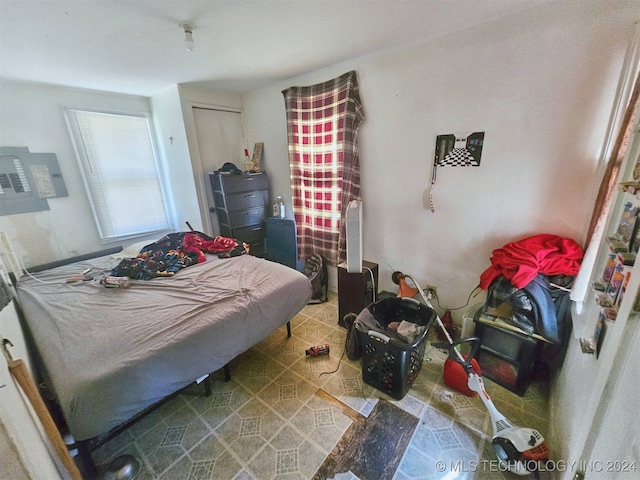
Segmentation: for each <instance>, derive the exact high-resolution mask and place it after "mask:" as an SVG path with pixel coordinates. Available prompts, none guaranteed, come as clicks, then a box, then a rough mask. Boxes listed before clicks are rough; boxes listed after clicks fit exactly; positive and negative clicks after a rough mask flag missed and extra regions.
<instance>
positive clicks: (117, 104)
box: [0, 80, 151, 267]
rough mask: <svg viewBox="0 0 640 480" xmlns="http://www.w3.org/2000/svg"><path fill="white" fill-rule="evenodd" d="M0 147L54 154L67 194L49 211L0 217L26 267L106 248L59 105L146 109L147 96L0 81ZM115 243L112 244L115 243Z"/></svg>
mask: <svg viewBox="0 0 640 480" xmlns="http://www.w3.org/2000/svg"><path fill="white" fill-rule="evenodd" d="M0 104H2V109H1V110H0V145H2V146H20V147H24V146H26V147H29V150H30V151H31V152H44V153H55V154H56V156H57V158H58V162H59V164H60V169H61V172H62V176H63V178H64V181H65V184H66V186H67V190H68V192H69V196H68V197H61V198H50V199H48V202H49V207H50V210H47V211H43V212H32V213H24V214H20V215H8V216H1V217H0V230H2V231H4V232H6V233H7V235H8V236H9V239H10V241H11V242H12V244H13V247H14V249H15V250H16V253H17V254H18V255H19V256H20V257H21V258H22V260H23V262H24V264H25V265H26V266H27V267H29V266H33V265H38V264H42V263H48V262H52V261H54V260H59V259H63V258H68V257H72V256H75V255H80V254H84V253H88V252H92V251H97V250H101V249H104V248H108V247H110V246H113V245H104V244H103V243H102V242H101V240H100V237H99V235H98V230H97V228H96V225H95V222H94V219H93V215H92V213H91V207H90V205H89V201H88V198H87V195H86V193H85V189H84V186H83V184H82V177H81V174H80V170H79V167H78V163H77V160H76V157H75V153H74V150H73V145H72V143H71V139H70V138H69V132H68V130H67V126H66V124H65V119H64V114H63V107H65V106H70V107H86V108H103V109H110V110H123V111H133V112H150V111H151V105H150V102H149V99H148V98H145V97H136V96H128V95H118V94H110V93H105V92H95V91H87V90H78V89H71V88H64V87H55V86H48V85H40V84H30V83H19V82H12V81H4V80H3V81H2V88H1V89H0ZM116 245H117V244H116Z"/></svg>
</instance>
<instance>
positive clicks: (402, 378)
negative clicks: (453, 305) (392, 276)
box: [352, 297, 436, 400]
mask: <svg viewBox="0 0 640 480" xmlns="http://www.w3.org/2000/svg"><path fill="white" fill-rule="evenodd" d="M366 310H368V311H369V312H370V313H371V315H372V316H373V318H374V319H375V323H376V326H375V327H374V328H371V327H370V326H367V325H366V324H365V323H364V322H360V321H359V319H360V318H361V315H362V313H361V314H360V315H359V316H358V318H357V319H356V321H355V323H354V324H353V332H352V335H353V334H355V335H356V336H357V338H356V343H357V345H358V350H359V353H360V355H361V357H362V380H363V381H364V382H365V383H366V384H368V385H371V386H372V387H375V388H377V389H378V390H380V391H382V392H384V393H386V394H388V395H389V396H391V397H393V398H395V399H396V400H400V399H402V398H403V397H404V396H405V395H406V394H407V392H408V391H409V388H411V385H413V382H414V381H415V379H416V377H417V376H418V373H419V372H420V369H421V368H422V360H423V357H424V351H425V348H426V341H425V339H426V337H427V333H428V332H429V328H431V326H432V325H433V323H434V322H435V320H436V312H435V311H434V310H433V309H432V308H430V307H427V306H426V305H423V304H421V303H419V302H417V301H415V300H413V299H409V298H401V297H388V298H383V299H382V300H379V301H377V302H375V303H372V304H371V305H369V306H368V307H367V308H366ZM363 313H364V311H363ZM402 320H405V321H408V322H411V323H415V324H417V325H420V326H425V327H427V328H426V329H425V330H424V332H423V333H422V334H420V335H419V336H418V337H417V338H416V339H415V340H414V341H413V342H412V343H407V342H405V341H403V340H402V339H400V338H399V337H397V334H396V336H394V334H393V333H391V332H390V331H388V330H386V329H387V326H388V325H389V323H391V322H400V321H402Z"/></svg>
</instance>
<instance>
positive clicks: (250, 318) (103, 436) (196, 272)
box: [14, 247, 311, 478]
mask: <svg viewBox="0 0 640 480" xmlns="http://www.w3.org/2000/svg"><path fill="white" fill-rule="evenodd" d="M120 250H121V248H120V247H118V248H115V249H108V250H102V251H99V252H95V253H91V254H87V255H82V256H78V257H73V258H69V259H66V260H62V261H58V262H52V263H48V264H46V265H40V266H37V267H33V268H30V269H29V270H30V273H32V274H34V273H38V275H43V277H42V280H41V283H42V284H44V283H45V282H47V283H48V284H52V286H48V285H40V284H37V283H36V282H35V281H34V280H33V279H31V278H30V277H27V278H26V280H25V278H24V277H23V278H22V279H20V280H18V281H17V282H15V284H16V290H17V292H18V298H17V300H18V301H17V302H16V306H17V310H18V314H19V317H20V320H21V324H22V327H23V330H24V333H25V338H26V340H27V343H28V346H29V350H30V353H31V356H32V359H33V360H34V365H35V367H34V368H36V375H35V376H36V378H37V382H38V384H41V385H47V387H49V386H50V387H51V392H54V394H53V395H48V394H46V392H42V393H43V395H42V396H43V398H45V400H46V401H47V403H48V406H49V408H50V410H51V411H52V416H53V417H54V418H55V419H57V420H58V423H59V422H60V421H61V420H62V421H64V422H65V423H66V425H67V426H69V430H70V432H71V434H72V435H73V436H74V438H75V439H76V440H75V444H74V445H71V446H69V448H77V449H78V453H79V459H80V461H81V465H80V467H81V468H82V470H84V474H85V475H86V476H87V478H97V476H98V468H97V466H96V465H95V463H94V461H93V458H92V452H93V451H94V450H95V449H97V448H98V447H100V446H101V445H104V444H105V443H106V442H108V441H109V440H111V439H112V438H114V437H115V436H116V435H118V434H120V433H121V432H123V431H124V430H126V429H127V428H129V427H130V426H132V425H133V424H134V423H136V422H138V421H139V420H140V419H141V418H144V417H145V416H146V415H148V414H149V413H150V412H152V411H153V410H155V409H157V408H158V407H159V406H160V405H162V404H163V403H165V402H166V401H168V400H169V399H171V398H173V397H174V396H176V395H178V394H180V393H181V392H183V391H184V390H185V389H186V388H189V387H191V386H192V385H193V384H194V379H196V378H198V379H200V378H202V377H204V376H205V375H206V378H205V379H204V380H203V381H202V383H203V387H204V395H206V396H208V395H210V394H211V384H210V378H211V377H210V374H211V373H212V372H216V371H218V370H220V369H222V370H223V371H224V376H225V380H226V381H229V380H230V375H231V373H230V368H229V361H230V360H232V359H233V358H234V357H235V356H237V355H238V354H240V353H242V352H243V351H246V350H247V349H248V348H250V347H251V346H253V345H255V343H258V342H259V341H261V340H262V339H264V338H266V336H268V335H269V334H270V333H271V332H273V331H274V330H275V328H278V327H279V326H281V325H284V324H286V329H287V337H290V336H291V322H290V320H291V318H293V316H294V315H295V314H296V313H297V312H298V311H299V310H301V309H302V308H303V307H304V305H306V303H307V302H308V300H309V298H310V296H311V285H310V282H309V280H308V279H307V278H306V277H305V276H304V275H302V273H300V272H298V271H296V270H293V269H291V268H289V267H286V266H283V265H280V264H276V263H273V262H270V261H268V260H264V259H258V258H256V257H250V256H249V255H243V256H241V257H236V258H229V259H224V260H221V259H217V258H216V259H211V265H210V266H206V265H205V264H206V263H207V262H204V264H198V265H194V266H191V267H188V268H186V269H184V270H182V271H180V272H179V273H178V274H176V276H175V277H174V278H175V279H176V281H177V280H178V278H179V277H180V278H183V277H184V281H186V280H187V279H189V282H191V283H198V282H200V279H201V278H204V279H205V280H204V281H202V282H200V283H202V284H207V285H208V283H211V282H210V278H215V279H218V278H220V279H222V278H223V277H224V278H227V277H230V278H232V279H233V282H235V283H237V284H238V285H239V286H237V289H238V292H237V293H236V294H233V295H232V294H231V293H230V294H229V298H228V299H223V300H221V301H220V305H217V304H216V306H215V307H207V308H209V309H210V310H211V311H207V312H206V315H204V314H203V315H199V316H197V317H195V318H194V319H190V318H189V319H187V320H188V322H193V324H194V325H199V324H200V323H205V324H206V323H207V322H210V323H211V328H214V327H215V328H217V330H216V331H215V333H212V334H209V336H208V337H207V335H205V334H202V333H194V334H193V335H194V336H203V337H207V338H204V339H202V340H199V341H200V342H201V343H202V342H205V341H208V342H209V347H210V348H209V349H210V350H215V349H216V348H218V347H219V348H220V349H228V348H227V344H228V343H230V342H229V339H228V338H223V337H224V336H221V330H220V329H221V328H222V326H221V325H222V323H224V324H225V325H226V324H227V323H226V322H228V321H230V322H239V321H242V322H244V323H243V325H245V327H249V326H251V328H253V327H255V326H256V325H258V326H257V327H256V328H257V329H258V330H259V331H258V332H256V333H252V332H251V328H244V329H241V327H238V328H237V329H236V330H232V333H234V334H235V335H236V336H237V335H238V332H239V331H242V332H243V335H247V339H246V340H245V339H244V338H241V339H240V341H238V340H237V339H234V340H233V342H237V343H238V345H237V346H235V345H234V346H233V348H232V349H231V350H228V351H225V352H224V353H222V354H220V355H218V356H216V355H215V354H211V358H201V356H202V355H205V356H206V353H205V354H203V350H202V348H195V349H194V352H195V355H194V356H193V357H191V358H190V359H189V360H190V361H189V365H191V364H192V363H197V362H198V361H201V362H202V363H203V364H208V365H209V366H210V370H209V372H208V374H207V373H205V372H200V374H195V375H194V374H193V371H186V372H185V373H184V375H183V373H182V371H178V370H177V371H175V372H174V371H173V367H172V368H171V369H170V370H171V371H167V375H166V376H167V377H171V376H173V377H175V378H182V377H185V381H183V382H182V383H181V385H180V386H179V387H178V388H175V382H174V383H171V382H169V381H167V385H166V386H164V385H161V386H160V390H159V391H160V392H161V393H162V396H161V397H158V398H160V399H158V398H155V399H154V400H153V401H147V400H148V399H147V397H145V396H144V395H143V397H144V398H143V401H144V402H146V403H147V405H146V406H145V407H144V408H143V409H139V410H138V411H137V412H136V413H135V414H134V415H132V416H128V417H127V419H126V420H124V421H120V422H118V423H117V424H116V426H114V427H112V428H109V429H106V430H104V431H99V430H96V429H95V428H94V427H91V428H92V429H84V430H83V428H79V427H77V425H78V422H80V423H81V422H82V421H83V420H82V418H80V419H78V418H76V419H73V418H72V420H74V421H75V422H76V428H77V431H78V432H82V433H81V434H80V435H76V434H75V433H74V428H73V426H72V424H71V423H70V422H69V421H68V418H69V416H70V415H71V414H70V413H69V408H70V407H69V403H70V399H71V400H73V402H76V403H77V404H82V401H80V400H77V399H78V398H81V399H82V398H83V397H82V395H83V394H84V393H85V392H80V393H77V394H76V391H75V390H74V391H71V390H70V392H71V393H68V392H66V391H65V388H66V385H64V382H61V381H60V376H64V377H65V378H66V377H73V375H75V374H78V375H80V376H81V375H82V374H84V373H85V372H84V370H82V369H76V370H75V371H71V372H68V373H66V375H63V373H62V372H58V373H57V375H59V376H58V378H57V379H56V378H53V377H55V375H52V373H53V374H55V373H56V371H57V367H58V366H59V365H60V364H61V363H73V362H61V361H60V357H59V355H61V352H60V351H61V350H63V349H64V348H65V347H59V348H58V351H54V353H53V354H52V353H51V351H50V350H51V345H50V344H51V340H52V339H51V338H49V336H50V335H48V334H47V333H46V331H45V333H44V334H43V330H42V328H44V327H43V326H42V324H43V323H46V322H45V319H44V318H43V317H46V315H45V314H44V313H43V312H44V311H45V310H46V309H47V308H48V305H49V304H48V303H47V302H46V301H45V300H46V298H47V297H46V293H47V289H49V288H54V289H56V292H55V293H56V295H59V291H62V292H63V294H68V295H80V293H76V292H73V293H67V290H69V288H72V287H69V286H66V285H63V284H62V283H63V282H61V281H60V280H59V279H60V278H61V277H60V275H63V276H64V275H68V274H69V272H72V271H73V268H75V267H76V265H75V264H78V262H80V264H82V262H85V261H90V262H93V261H94V260H95V261H102V260H103V259H105V258H107V256H109V255H113V254H114V253H117V252H119V251H120ZM208 261H209V260H208ZM214 262H216V263H215V264H214ZM236 267H237V270H238V273H237V274H236V273H235V270H236ZM209 269H211V270H209ZM256 269H258V270H262V276H263V277H264V276H268V278H271V279H272V281H274V283H275V284H274V286H273V287H269V289H267V290H265V287H264V286H263V285H258V286H256V287H255V288H254V290H253V291H255V292H257V293H255V294H254V293H253V291H252V290H251V289H250V288H249V289H248V290H247V288H248V287H247V286H244V285H243V284H244V282H245V279H246V282H259V280H254V279H253V278H252V275H253V274H252V273H251V272H252V271H253V270H256ZM209 271H211V272H214V273H211V274H210V273H209ZM182 272H185V273H182ZM54 274H55V275H57V276H56V277H52V275H54ZM209 275H211V276H209ZM51 278H57V279H58V280H57V283H55V282H52V281H50V279H51ZM14 280H15V279H14ZM172 280H173V279H154V280H151V281H148V282H149V283H146V282H147V281H134V282H133V286H132V288H131V289H130V291H131V294H130V295H137V297H140V298H145V297H143V296H141V295H142V293H141V292H143V291H144V290H145V289H147V288H151V287H154V285H152V284H153V283H154V282H155V284H159V283H161V282H172ZM279 281H280V282H282V285H279V284H278V282H279ZM87 283H89V282H87ZM94 283H96V282H94ZM235 283H234V286H235ZM168 285H170V284H168V283H164V284H162V287H163V288H164V287H167V286H168ZM225 285H226V284H225ZM247 285H248V284H247ZM256 285H257V284H256ZM292 285H293V286H294V287H295V288H292ZM156 286H157V285H156ZM77 288H78V289H80V288H82V289H84V290H86V289H88V288H93V290H91V292H90V293H91V294H92V295H93V296H95V295H96V292H98V296H99V295H115V296H114V297H113V298H120V299H123V298H125V297H124V296H123V295H128V292H129V289H128V290H126V291H125V290H121V289H108V288H105V287H102V286H98V285H90V286H89V285H81V286H79V287H77ZM96 288H100V289H102V290H96ZM154 288H155V287H154ZM207 288H209V286H207ZM211 288H213V287H211ZM225 288H227V287H225ZM271 288H272V290H271ZM262 290H265V291H266V292H267V294H266V295H264V296H263V297H260V298H257V297H258V296H259V295H261V294H260V292H261V291H262ZM290 290H295V292H288V291H290ZM40 291H44V292H45V293H44V294H43V295H44V296H42V297H40V296H38V295H39V293H40ZM114 291H117V292H114ZM207 291H208V290H202V292H207ZM221 291H224V292H226V290H224V289H222V290H220V289H219V290H218V291H216V292H215V293H216V294H217V295H221V294H220V292H221ZM282 292H286V293H282ZM188 293H189V292H187V294H188ZM149 295H151V293H150V294H149ZM273 295H275V296H276V298H273V297H272V296H273ZM283 295H284V296H287V295H288V296H287V297H286V298H280V296H283ZM90 296H91V295H90ZM241 296H242V300H243V301H244V300H245V297H244V296H246V298H247V300H246V304H245V303H242V302H240V307H234V310H233V311H230V314H231V315H230V316H229V318H231V317H233V318H232V320H227V319H226V317H225V318H223V319H221V320H220V322H221V324H220V325H218V323H217V322H218V320H217V319H214V320H215V321H213V320H212V318H211V317H213V316H215V315H217V313H216V311H217V310H221V311H224V309H225V308H227V307H225V305H227V303H229V304H231V303H235V304H237V303H238V300H236V298H239V297H241ZM252 296H256V299H255V302H254V300H253V299H252V298H251V297H252ZM73 298H75V297H73ZM174 298H175V297H174ZM225 302H226V303H225ZM254 303H255V305H256V307H255V308H254V307H253V305H254ZM67 304H68V302H67V303H65V305H67ZM276 304H277V305H287V306H286V308H284V307H282V306H275V305H276ZM45 305H47V307H46V308H45ZM160 307H162V308H158V309H157V312H154V314H155V315H156V316H157V315H160V313H158V312H160V311H164V310H166V309H168V308H169V307H167V306H166V305H160ZM223 307H224V308H223ZM51 308H52V313H51V315H52V316H54V315H55V314H57V313H59V311H58V310H57V305H53V306H52V307H51ZM203 308H204V307H203ZM143 310H144V309H143ZM96 312H97V311H96V310H93V311H92V312H91V318H90V319H87V320H84V321H85V322H87V323H85V324H83V325H88V328H89V329H91V328H92V327H93V325H94V323H95V324H100V322H99V317H100V315H99V314H98V313H96ZM272 315H273V316H280V318H271V317H272ZM30 318H33V319H35V318H37V321H29V320H30ZM155 318H156V317H154V319H155ZM118 319H120V317H118ZM238 319H240V320H238ZM126 320H127V321H129V320H130V319H129V318H127V319H126ZM187 320H183V319H182V317H177V318H176V319H175V321H176V323H178V324H180V325H181V324H182V323H185V322H187ZM52 321H53V322H54V323H55V322H58V321H59V322H60V325H62V326H60V327H59V329H60V330H63V328H64V322H65V321H67V319H66V318H60V317H58V318H55V319H53V320H52ZM118 321H120V320H118ZM123 321H124V320H121V321H120V323H122V322H123ZM247 322H252V323H247ZM158 325H159V327H158V328H159V329H160V330H162V328H165V329H167V328H171V327H172V324H167V323H163V321H162V319H161V320H160V321H159V322H158ZM167 325H168V326H167ZM58 326H59V325H57V324H56V328H58ZM117 327H118V326H117V325H116V326H115V327H114V328H117ZM136 327H137V324H136ZM199 328H200V327H199ZM202 328H207V329H209V328H210V327H209V326H206V327H202ZM225 328H226V327H225ZM34 330H37V331H34ZM246 330H249V331H250V332H249V333H248V334H247V333H246V332H245V331H246ZM207 331H208V330H205V331H204V332H207ZM222 331H224V330H222ZM154 335H155V331H154ZM43 337H45V338H43ZM143 337H144V336H141V338H143ZM174 338H175V337H174V336H172V335H169V336H167V337H166V338H164V337H163V339H162V341H166V342H167V343H171V342H172V341H173V340H174ZM212 339H213V340H212ZM53 340H56V339H53ZM72 340H73V338H72V339H71V340H69V339H66V338H62V339H61V342H62V343H61V345H66V346H67V348H68V349H69V350H71V352H70V353H69V355H73V354H74V352H73V350H74V349H76V350H77V349H78V348H76V347H75V343H72ZM215 340H217V342H215ZM105 341H107V340H105ZM185 341H186V340H185ZM65 342H66V343H65ZM72 345H73V346H72ZM185 345H186V344H185ZM189 345H190V344H189ZM196 345H197V346H199V344H196ZM98 347H100V346H99V345H98ZM152 347H154V348H155V347H158V345H152ZM167 349H168V353H166V355H171V352H170V350H173V352H174V353H175V352H176V351H179V350H176V349H175V348H173V346H171V345H168V344H167ZM97 350H99V348H98V349H97ZM151 350H153V348H152V349H151ZM162 350H165V348H164V347H162ZM189 351H191V350H189ZM136 353H137V352H136ZM65 354H66V350H65ZM98 354H99V352H98ZM125 354H126V352H125ZM163 355H165V354H164V353H161V354H159V357H158V362H159V363H162V362H163V361H166V357H165V356H163ZM71 358H75V357H73V356H71ZM169 358H170V359H172V357H169ZM174 358H175V357H174ZM163 359H164V360H163ZM151 361H155V359H152V360H151ZM151 361H150V362H151ZM149 365H152V367H153V368H151V370H152V371H151V372H150V373H149V375H157V372H158V368H160V367H159V366H158V365H154V364H151V363H147V364H146V366H147V367H148V366H149ZM61 368H63V367H61ZM176 368H180V367H179V366H178V367H176ZM187 370H188V369H187ZM140 371H141V372H142V373H143V374H144V373H145V372H146V371H145V370H143V369H142V367H141V370H140ZM88 372H91V369H88ZM154 372H155V373H154ZM162 372H163V375H162V376H163V377H164V376H165V375H164V373H165V371H164V370H162ZM131 378H132V377H130V376H126V377H125V380H126V381H131ZM133 378H135V377H133ZM154 378H155V377H154ZM99 380H100V379H97V380H96V381H99ZM56 381H57V386H56ZM143 381H144V377H143ZM163 381H164V380H163ZM141 383H142V382H141ZM111 384H113V382H111V383H105V385H107V386H111ZM91 385H92V384H89V386H88V387H87V386H84V389H85V390H87V389H88V390H91ZM102 385H103V384H102V383H98V386H97V387H96V388H98V389H101V388H102ZM116 385H117V384H116ZM127 386H128V384H127ZM56 387H57V388H56ZM147 389H148V390H158V387H157V386H156V382H154V386H153V387H152V386H150V385H142V386H139V385H137V386H136V388H132V389H129V388H128V389H127V391H128V392H129V391H130V390H134V391H136V392H137V391H138V390H140V391H141V392H143V393H145V394H146V390H147ZM167 389H169V390H167ZM100 391H105V392H106V390H100ZM154 394H155V392H154ZM141 395H142V394H141ZM103 396H104V397H109V395H108V394H104V395H103ZM134 396H135V394H134ZM52 397H55V400H53V399H52ZM91 398H92V397H91V396H89V397H88V399H84V404H85V406H84V408H85V411H86V412H93V411H92V410H91V408H94V407H93V406H91V405H90V406H89V407H87V404H90V400H91ZM148 398H153V395H150V396H149V397H148ZM47 399H48V400H47ZM65 402H66V403H65ZM65 405H67V408H66V409H65ZM96 408H97V407H96ZM95 412H96V413H95V414H94V415H90V414H87V415H86V417H83V418H91V417H93V416H97V415H99V413H98V412H100V410H96V411H95ZM114 418H118V417H117V416H114ZM60 425H63V424H60V423H59V428H60ZM63 426H64V425H63ZM96 428H97V427H96ZM88 432H92V433H96V434H95V435H92V434H91V433H88Z"/></svg>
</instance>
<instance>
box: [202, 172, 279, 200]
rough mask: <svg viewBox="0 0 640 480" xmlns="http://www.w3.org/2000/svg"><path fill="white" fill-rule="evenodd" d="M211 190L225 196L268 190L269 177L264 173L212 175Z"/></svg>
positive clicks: (210, 176) (210, 177)
mask: <svg viewBox="0 0 640 480" xmlns="http://www.w3.org/2000/svg"><path fill="white" fill-rule="evenodd" d="M209 179H210V180H211V188H213V190H219V191H221V192H224V193H225V194H227V195H228V194H230V193H239V192H250V191H253V190H267V189H268V188H269V183H268V182H267V175H266V174H265V173H264V172H262V173H258V174H250V175H246V174H242V175H224V174H216V173H210V174H209Z"/></svg>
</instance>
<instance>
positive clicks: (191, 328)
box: [16, 254, 311, 441]
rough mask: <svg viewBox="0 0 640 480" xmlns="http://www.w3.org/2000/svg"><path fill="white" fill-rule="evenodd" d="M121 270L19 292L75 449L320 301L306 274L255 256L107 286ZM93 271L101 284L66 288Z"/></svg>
mask: <svg viewBox="0 0 640 480" xmlns="http://www.w3.org/2000/svg"><path fill="white" fill-rule="evenodd" d="M120 256H122V255H120ZM119 261H120V258H114V257H113V256H112V255H103V256H100V257H97V258H92V259H85V260H81V261H79V262H75V263H71V264H68V265H64V266H59V267H56V268H52V269H49V270H44V271H41V272H39V273H36V274H33V276H23V277H22V278H21V279H20V281H18V282H17V286H16V290H17V295H18V301H19V305H20V307H21V309H22V312H23V317H24V321H25V322H26V325H27V327H28V330H29V332H30V335H31V336H32V340H33V342H34V344H35V349H36V351H37V354H38V356H39V357H40V361H41V362H42V366H43V369H44V371H43V372H41V373H42V375H43V376H44V377H45V378H46V379H47V380H48V383H49V384H50V387H51V389H52V391H53V393H54V395H55V398H56V400H57V402H58V403H59V405H60V408H61V410H62V412H63V414H64V419H65V421H66V423H67V425H68V427H69V430H70V433H71V434H72V435H73V437H74V438H75V440H76V441H78V440H89V439H92V438H95V437H97V436H100V435H103V434H105V433H108V432H109V431H111V430H112V429H114V428H115V427H117V426H119V425H121V424H123V423H124V422H127V421H129V420H130V419H131V418H133V417H134V416H136V415H137V414H139V413H140V412H142V411H143V410H145V409H146V408H148V407H149V406H151V405H153V404H155V403H157V402H159V401H160V400H161V399H163V398H165V397H167V396H168V395H170V394H172V393H174V392H176V391H178V390H180V389H182V388H184V387H185V386H187V385H189V384H190V383H192V382H193V381H194V380H196V379H199V378H201V377H203V376H205V375H207V374H209V373H211V372H214V371H216V370H218V369H220V368H222V367H223V366H225V365H227V363H228V362H229V361H230V360H232V359H233V358H234V357H236V356H237V355H238V354H240V353H242V352H244V351H246V350H247V349H249V348H250V347H251V346H253V345H255V344H256V343H258V342H260V341H261V340H263V339H264V338H266V337H267V336H268V335H270V334H271V333H272V332H273V331H274V330H275V329H277V328H278V327H280V326H282V325H284V324H288V322H289V320H291V319H292V318H293V317H294V315H296V313H298V312H299V311H300V310H301V309H302V308H303V307H304V306H305V305H306V303H307V302H308V300H309V298H310V295H311V286H310V282H309V280H308V279H307V277H305V276H304V275H303V274H302V273H300V272H298V271H296V270H294V269H292V268H289V267H287V266H284V265H280V264H278V263H274V262H271V261H268V260H264V259H261V258H257V257H254V256H251V255H242V256H237V257H233V258H218V257H217V256H216V255H210V254H207V255H206V261H204V262H202V263H198V264H196V265H192V266H189V267H188V268H184V269H182V270H180V271H178V272H177V273H176V274H175V275H174V276H172V277H169V278H167V277H157V278H152V279H150V280H132V284H131V287H130V288H126V289H123V288H106V287H105V286H103V285H101V283H100V282H99V280H98V279H99V277H100V276H101V275H103V274H104V273H108V272H109V271H110V270H111V269H112V268H113V267H114V266H116V265H118V262H119ZM89 269H90V270H89ZM87 270H88V273H87V275H88V276H91V277H93V279H92V280H84V281H83V280H80V281H75V282H71V283H67V279H69V278H70V277H73V276H75V275H78V274H82V272H85V271H87Z"/></svg>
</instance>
